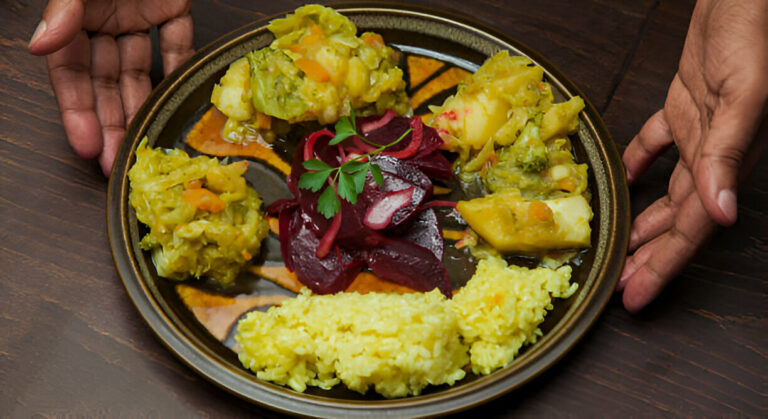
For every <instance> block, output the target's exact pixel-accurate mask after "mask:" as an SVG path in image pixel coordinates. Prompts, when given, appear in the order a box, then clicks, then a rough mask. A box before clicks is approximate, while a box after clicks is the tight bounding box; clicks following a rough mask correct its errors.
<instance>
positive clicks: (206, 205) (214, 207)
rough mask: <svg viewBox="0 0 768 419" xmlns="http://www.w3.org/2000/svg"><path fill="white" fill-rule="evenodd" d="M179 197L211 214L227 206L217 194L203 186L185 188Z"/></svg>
mask: <svg viewBox="0 0 768 419" xmlns="http://www.w3.org/2000/svg"><path fill="white" fill-rule="evenodd" d="M181 199H183V200H184V202H186V203H188V204H190V205H192V206H193V207H195V208H197V209H199V210H203V211H208V212H210V213H212V214H215V213H217V212H220V211H223V210H224V208H226V206H227V204H226V203H224V201H222V200H221V198H219V196H218V195H216V194H215V193H213V192H211V191H209V190H208V189H205V188H198V189H187V190H185V191H184V192H182V194H181Z"/></svg>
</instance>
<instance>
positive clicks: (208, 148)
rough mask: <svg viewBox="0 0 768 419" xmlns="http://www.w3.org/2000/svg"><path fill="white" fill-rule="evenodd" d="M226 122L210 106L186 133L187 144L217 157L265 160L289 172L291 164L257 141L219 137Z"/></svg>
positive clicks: (280, 169) (221, 115)
mask: <svg viewBox="0 0 768 419" xmlns="http://www.w3.org/2000/svg"><path fill="white" fill-rule="evenodd" d="M226 122H227V117H226V116H225V115H224V114H223V113H221V112H220V111H219V110H218V109H216V108H215V107H211V109H209V110H208V111H207V112H206V113H205V114H203V116H202V118H200V120H199V121H197V123H196V124H195V126H194V127H193V128H192V131H190V132H189V134H188V135H187V138H186V141H187V144H189V146H190V147H192V148H194V149H195V150H197V151H199V152H201V153H203V154H208V155H211V156H218V157H224V156H246V157H253V158H256V159H259V160H262V161H264V162H266V163H267V164H269V165H270V166H272V167H274V168H276V169H277V170H279V171H281V172H283V173H285V174H286V175H288V174H290V173H291V165H290V164H288V163H287V162H285V161H284V160H283V159H281V158H280V156H279V155H277V153H275V152H274V151H273V150H272V149H270V148H268V147H265V146H263V145H261V144H259V143H257V142H250V143H247V144H234V143H230V142H228V141H224V139H223V138H221V130H222V129H223V128H224V124H225V123H226Z"/></svg>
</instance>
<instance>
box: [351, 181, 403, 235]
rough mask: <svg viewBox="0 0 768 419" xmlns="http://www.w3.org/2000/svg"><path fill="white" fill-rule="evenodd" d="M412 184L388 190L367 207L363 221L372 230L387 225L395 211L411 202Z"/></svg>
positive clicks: (380, 228)
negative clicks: (404, 187) (395, 189)
mask: <svg viewBox="0 0 768 419" xmlns="http://www.w3.org/2000/svg"><path fill="white" fill-rule="evenodd" d="M414 189H416V188H415V187H414V186H411V187H410V188H406V189H401V190H399V191H394V192H389V193H387V194H386V195H384V197H383V198H381V199H380V200H378V201H376V202H374V203H373V204H372V205H371V206H369V207H368V211H366V213H365V219H364V220H363V223H364V224H365V225H366V226H368V227H369V228H372V229H374V230H382V229H384V228H385V227H387V226H389V223H390V222H391V221H392V217H394V215H395V213H396V212H397V211H399V210H400V209H402V208H404V207H406V206H408V205H410V204H411V199H412V198H413V190H414Z"/></svg>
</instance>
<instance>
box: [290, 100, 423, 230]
mask: <svg viewBox="0 0 768 419" xmlns="http://www.w3.org/2000/svg"><path fill="white" fill-rule="evenodd" d="M349 114H350V116H349V117H346V116H344V117H342V118H341V119H339V121H338V122H336V126H335V129H336V135H335V136H334V137H333V139H331V141H330V142H329V143H328V144H329V145H336V144H339V143H341V142H342V141H344V140H346V139H347V138H349V137H352V136H357V137H358V138H360V139H361V140H363V141H364V142H366V143H367V144H373V145H377V146H378V144H376V143H372V142H370V141H368V140H367V139H365V138H364V137H363V136H362V135H360V133H358V132H357V128H356V127H357V125H356V123H355V113H354V111H350V113H349ZM410 132H411V128H408V130H406V131H405V132H404V133H403V134H402V135H401V136H400V138H398V139H397V140H395V141H393V142H391V143H389V144H385V145H383V146H379V147H378V148H377V149H376V150H373V151H371V152H370V153H365V154H363V155H360V156H357V157H355V158H353V159H350V160H349V161H346V162H344V163H343V164H342V165H341V166H338V167H333V166H330V165H328V164H327V163H325V162H323V161H321V160H318V159H316V158H312V159H309V160H306V161H304V163H302V166H304V168H305V169H307V170H308V172H305V173H304V174H302V175H301V177H300V178H299V188H302V189H309V190H311V191H312V192H317V191H319V190H320V189H322V188H323V187H324V186H325V185H326V184H327V185H328V186H325V190H323V193H321V194H320V197H319V198H318V200H317V211H318V212H319V213H320V214H323V216H325V218H333V216H334V215H336V213H338V212H339V209H340V208H341V201H340V198H341V199H344V200H346V201H347V202H349V203H351V204H353V205H354V204H356V203H357V197H358V195H360V193H361V192H363V188H364V187H365V178H366V176H367V175H368V172H370V173H371V176H372V177H373V179H374V180H375V181H376V183H377V184H379V185H381V184H383V183H384V177H383V176H382V174H381V168H380V167H379V166H377V165H375V164H373V163H371V162H370V161H363V160H370V157H373V156H375V155H377V154H379V153H381V152H382V151H384V150H386V149H387V148H389V147H392V146H393V145H395V144H397V143H399V142H400V141H402V140H403V138H405V136H406V135H408V134H409V133H410Z"/></svg>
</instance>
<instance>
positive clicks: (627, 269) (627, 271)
mask: <svg viewBox="0 0 768 419" xmlns="http://www.w3.org/2000/svg"><path fill="white" fill-rule="evenodd" d="M636 270H637V268H636V267H635V266H634V265H633V264H631V263H630V261H629V260H627V261H626V262H625V264H624V270H623V271H622V272H621V277H620V278H619V283H618V284H617V285H616V291H623V290H624V287H626V286H627V280H628V279H629V277H630V276H632V275H633V274H634V273H635V271H636Z"/></svg>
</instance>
